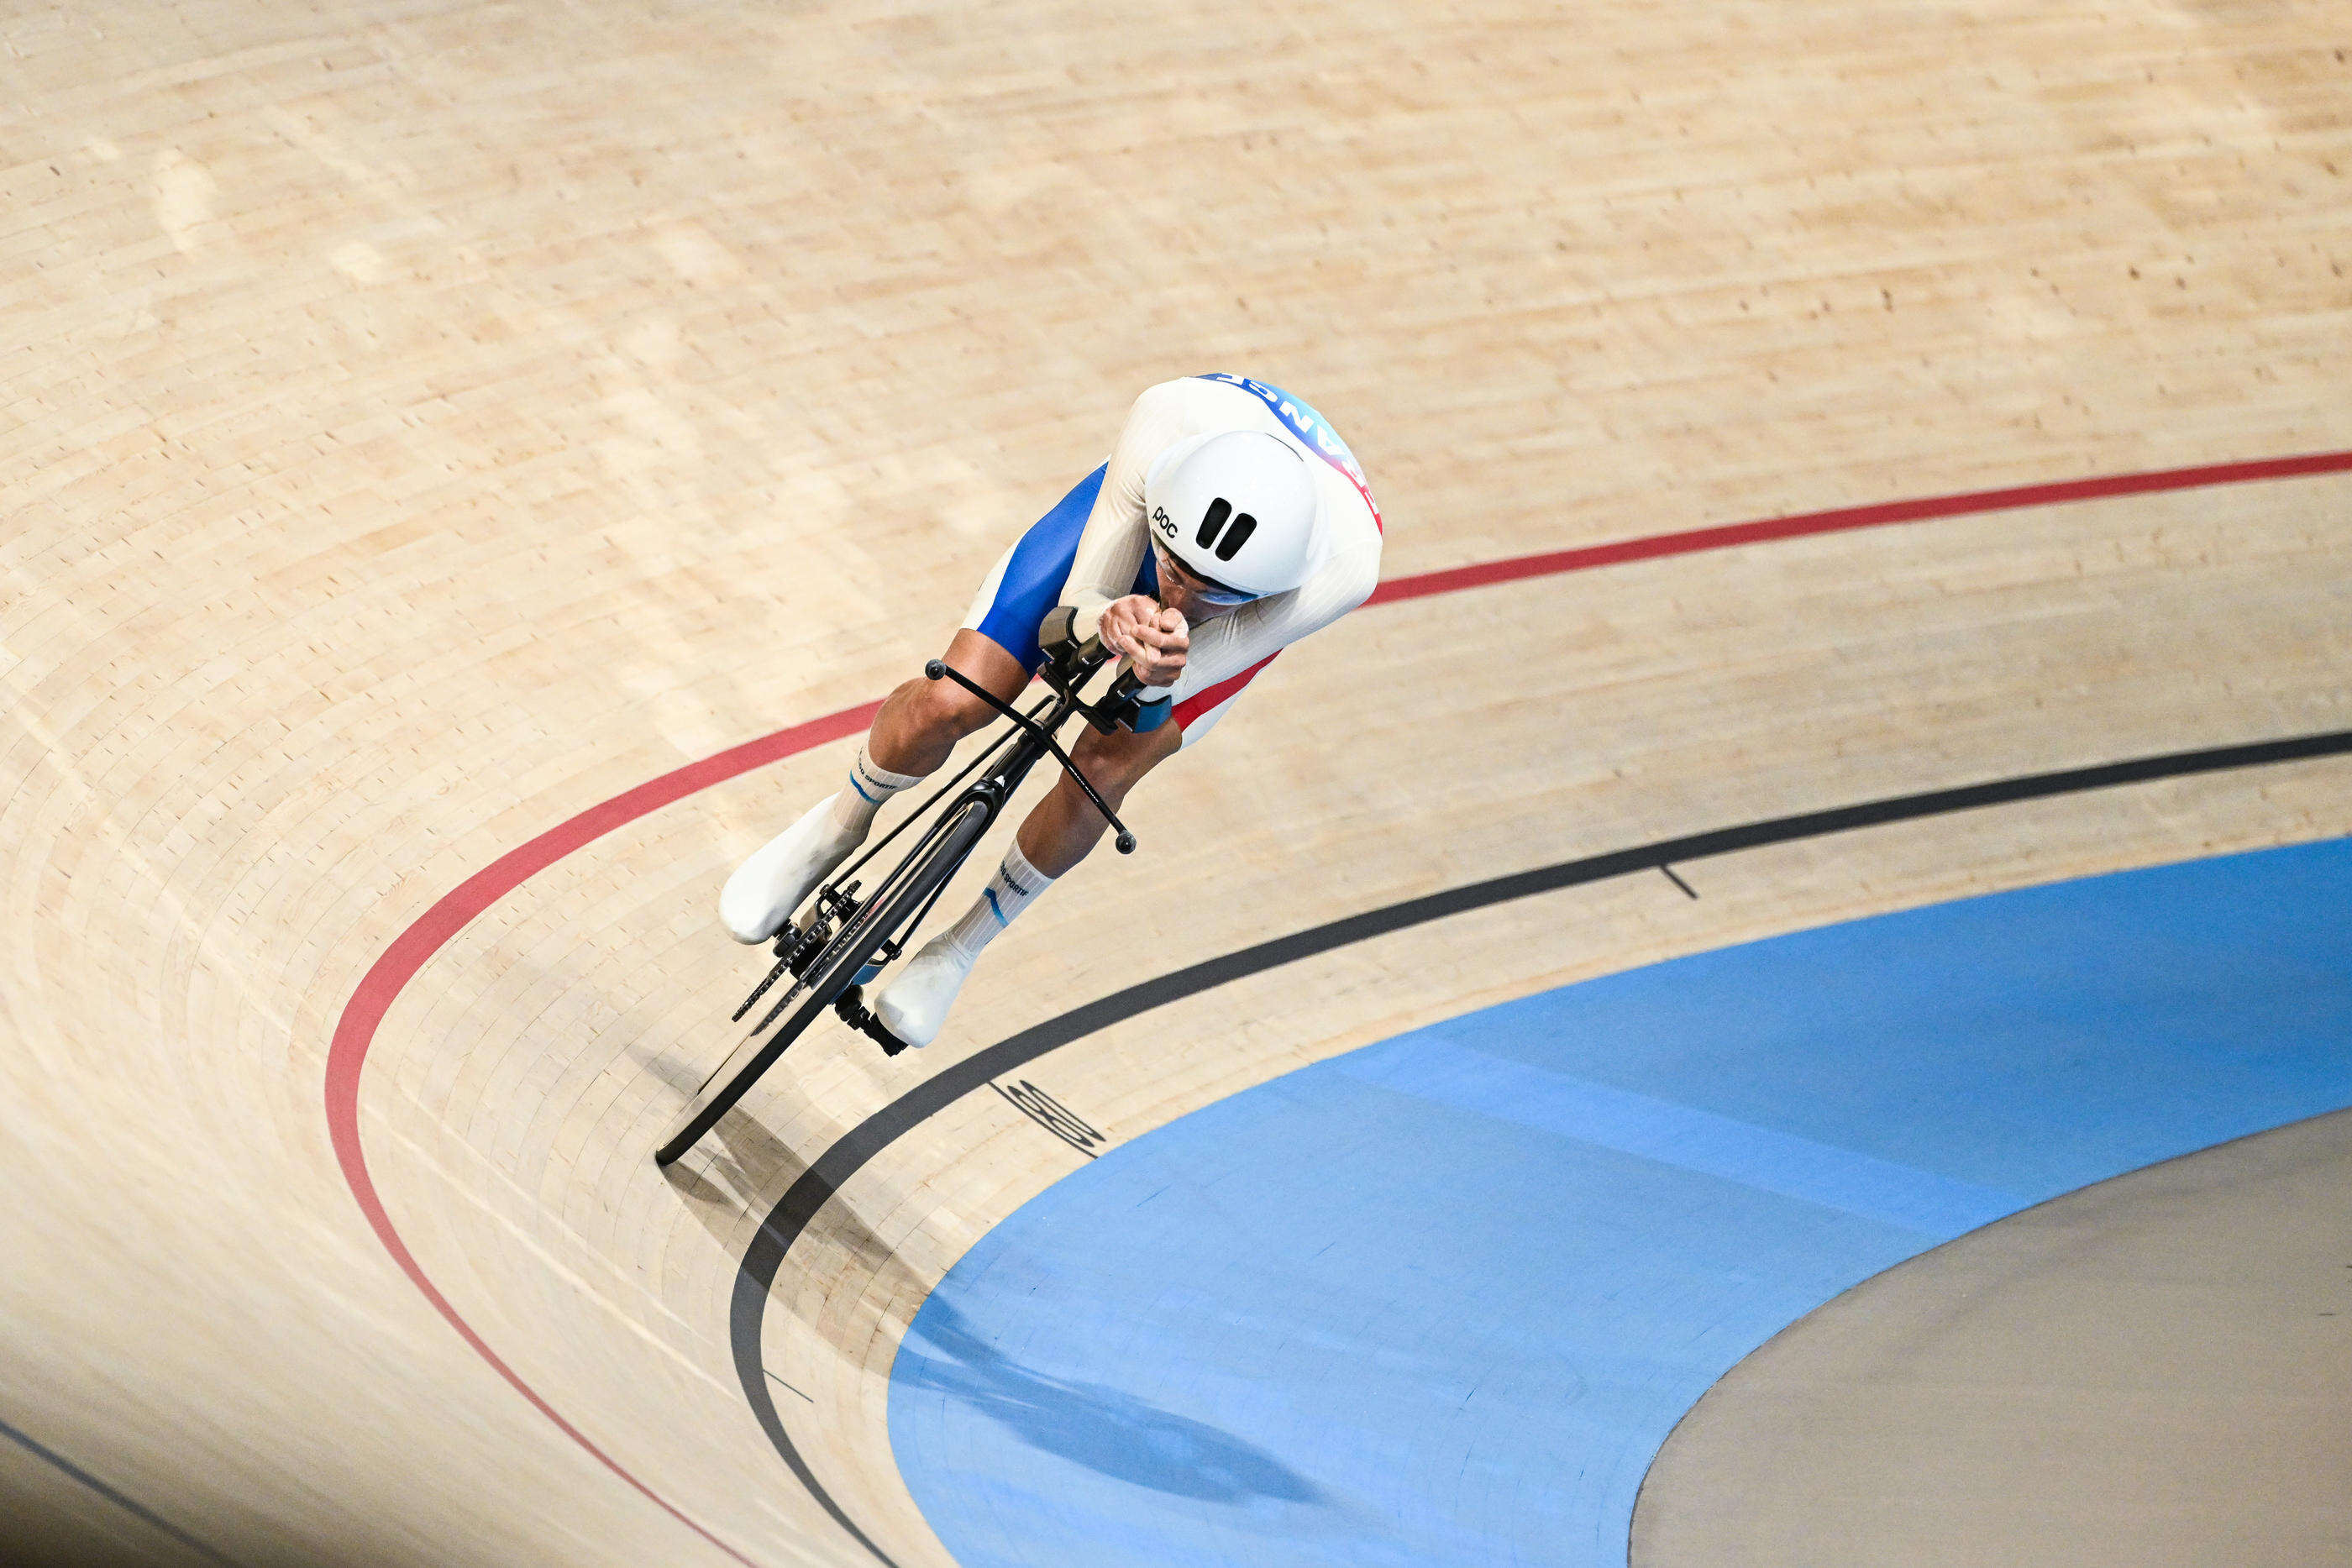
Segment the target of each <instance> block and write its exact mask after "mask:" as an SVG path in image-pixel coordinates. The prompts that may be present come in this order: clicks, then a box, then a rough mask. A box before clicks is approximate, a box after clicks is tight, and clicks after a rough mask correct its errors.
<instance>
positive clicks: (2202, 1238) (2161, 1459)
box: [1633, 1112, 2352, 1568]
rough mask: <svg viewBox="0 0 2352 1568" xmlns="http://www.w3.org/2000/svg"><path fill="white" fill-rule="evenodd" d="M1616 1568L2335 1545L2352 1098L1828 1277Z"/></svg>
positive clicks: (1670, 1454) (2342, 1502)
mask: <svg viewBox="0 0 2352 1568" xmlns="http://www.w3.org/2000/svg"><path fill="white" fill-rule="evenodd" d="M2347 1563H2352V1112H2339V1113H2336V1114H2334V1115H2331V1116H2324V1117H2320V1118H2317V1119H2315V1120H2313V1121H2310V1122H2305V1123H2302V1124H2297V1125H2294V1126H2292V1127H2285V1128H2282V1129H2279V1130H2278V1131H2275V1132H2272V1133H2267V1134H2262V1135H2261V1136H2259V1137H2254V1138H2249V1139H2245V1140H2242V1141H2241V1142H2239V1143H2235V1144H2231V1145H2224V1146H2222V1147H2221V1148H2217V1149H2209V1150H2206V1151H2204V1152H2203V1153H2201V1154H2197V1155H2189V1156H2188V1157H2186V1158H2183V1159H2179V1160H2175V1161H2172V1162H2170V1163H2168V1164H2166V1165H2161V1166H2151V1167H2149V1168H2147V1169H2146V1170H2141V1171H2136V1172H2133V1173H2132V1174H2130V1175H2128V1176H2119V1177H2117V1178H2116V1180H2114V1181H2110V1182H2105V1183H2102V1184H2101V1185H2099V1186H2095V1187H2090V1188H2086V1189H2084V1191H2082V1192H2078V1193H2074V1194H2072V1195H2070V1196H2068V1197H2063V1198H2060V1199H2058V1200H2056V1201H2054V1202H2052V1203H2049V1204H2045V1205H2043V1206H2042V1207H2039V1208H2036V1209H2032V1210H2030V1211H2028V1212H2026V1213H2023V1214H2020V1215H2017V1216H2015V1217H2013V1218H2009V1219H2006V1220H2003V1221H2001V1222H2000V1223H1999V1224H1996V1225H1992V1226H1989V1227H1987V1228H1985V1229H1983V1230H1980V1231H1977V1232H1975V1233H1974V1234H1972V1235H1969V1236H1966V1237H1963V1238H1961V1239H1959V1240H1958V1241H1955V1242H1953V1243H1951V1244H1950V1245H1948V1246H1946V1247H1943V1248H1939V1249H1937V1250H1936V1251H1933V1252H1930V1253H1927V1254H1925V1255H1923V1256H1921V1257H1919V1258H1917V1259H1916V1260H1912V1261H1911V1262H1908V1263H1906V1264H1904V1265H1902V1266H1901V1267H1899V1268H1896V1269H1894V1270H1889V1271H1888V1272H1886V1273H1885V1274H1883V1275H1881V1276H1879V1277H1878V1278H1877V1279H1874V1280H1872V1281H1868V1282H1866V1283H1864V1284H1863V1285H1861V1286H1859V1287H1857V1288H1856V1289H1854V1290H1853V1291H1849V1292H1847V1293H1846V1294H1845V1295H1843V1296H1842V1297H1840V1298H1839V1299H1838V1300H1836V1301H1832V1302H1831V1303H1830V1304H1829V1305H1828V1306H1826V1307H1823V1308H1822V1310H1820V1311H1819V1312H1814V1313H1812V1314H1811V1316H1809V1317H1807V1318H1805V1319H1804V1320H1802V1321H1801V1322H1798V1323H1796V1324H1795V1325H1794V1326H1792V1327H1790V1329H1788V1330H1787V1331H1786V1332H1784V1333H1781V1334H1780V1335H1779V1336H1778V1337H1776V1338H1775V1339H1773V1340H1772V1341H1771V1343H1769V1344H1767V1345H1765V1346H1764V1347H1763V1348H1762V1349H1760V1350H1759V1351H1757V1352H1756V1353H1755V1354H1753V1355H1750V1356H1749V1357H1748V1359H1747V1360H1746V1361H1745V1362H1743V1363H1741V1364H1740V1365H1739V1366H1738V1367H1737V1368H1735V1369H1734V1370H1733V1371H1732V1372H1731V1374H1730V1375H1728V1376H1727V1377H1726V1378H1725V1379H1724V1380H1723V1381H1722V1382H1721V1383H1720V1384H1718V1385H1717V1386H1716V1387H1715V1388H1714V1389H1712V1390H1711V1391H1710V1392H1709V1393H1708V1394H1707V1396H1706V1398H1705V1399H1703V1400H1701V1401H1700V1402H1699V1404H1698V1405H1697V1406H1696V1407H1695V1408H1694V1409H1693V1410H1692V1412H1691V1413H1690V1415H1689V1416H1686V1417H1685V1419H1684V1421H1683V1423H1682V1425H1681V1426H1680V1427H1678V1428H1677V1429H1676V1430H1675V1434H1674V1436H1673V1437H1671V1438H1670V1439H1669V1440H1668V1441H1667V1443H1666V1446H1665V1448H1664V1449H1663V1450H1662V1451H1661V1452H1660V1454H1659V1456H1658V1458H1657V1461H1656V1463H1655V1464H1654V1466H1653V1467H1652V1469H1651V1471H1650V1475H1649V1479H1648V1480H1647V1482H1646V1483H1645V1484H1644V1486H1643V1492H1642V1497H1641V1501H1640V1504H1639V1506H1638V1508H1637V1510H1636V1512H1635V1516H1634V1523H1633V1564H1634V1568H1717V1565H1721V1568H1732V1565H1734V1564H1737V1565H1738V1568H1800V1565H1801V1568H1862V1565H1864V1564H1869V1565H1872V1568H1879V1565H1884V1568H1940V1565H1945V1564H1952V1565H1958V1564H1971V1565H1974V1564H1987V1565H1990V1564H2000V1565H2001V1568H2027V1565H2033V1564H2048V1565H2050V1568H2102V1565H2105V1564H2115V1565H2117V1568H2122V1565H2125V1564H2129V1565H2131V1568H2159V1565H2167V1564H2180V1565H2183V1568H2188V1565H2190V1564H2194V1565H2196V1568H2222V1565H2227V1568H2267V1565H2276V1568H2325V1565H2329V1564H2337V1565H2340V1564H2347Z"/></svg>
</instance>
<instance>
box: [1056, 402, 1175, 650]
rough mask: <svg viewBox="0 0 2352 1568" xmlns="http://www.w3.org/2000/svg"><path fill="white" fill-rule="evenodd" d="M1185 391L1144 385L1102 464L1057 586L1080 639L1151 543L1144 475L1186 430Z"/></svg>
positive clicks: (1119, 594)
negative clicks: (1072, 613)
mask: <svg viewBox="0 0 2352 1568" xmlns="http://www.w3.org/2000/svg"><path fill="white" fill-rule="evenodd" d="M1184 392H1185V383H1184V382H1161V383H1160V385H1158V386H1156V387H1147V388H1146V389H1144V392H1143V395H1142V396H1141V397H1139V398H1137V399H1136V400H1135V406H1134V407H1132V408H1130V409H1129V410H1128V411H1127V423H1126V424H1125V425H1124V426H1123V427H1122V428H1121V429H1120V431H1119V433H1118V445H1117V446H1115V447H1113V448H1112V449H1111V455H1110V461H1109V463H1108V464H1107V465H1105V470H1106V471H1105V473H1104V474H1103V484H1102V491H1101V493H1100V494H1099V495H1097V496H1096V497H1095V506H1094V510H1093V511H1091V512H1089V513H1087V526H1086V529H1085V531H1084V532H1083V533H1081V534H1079V536H1078V551H1077V554H1076V557H1075V558H1073V559H1072V560H1071V562H1070V576H1069V580H1067V581H1066V583H1064V584H1063V586H1062V600H1061V601H1062V602H1063V603H1064V604H1066V605H1068V606H1070V607H1071V608H1072V609H1074V610H1076V612H1077V621H1076V632H1077V635H1078V637H1079V638H1080V639H1081V640H1083V639H1085V638H1087V637H1091V636H1093V635H1094V634H1095V632H1096V630H1097V628H1098V627H1099V626H1100V625H1101V624H1102V612H1103V609H1104V607H1105V606H1106V605H1108V604H1109V603H1110V601H1112V600H1114V599H1119V598H1123V597H1124V596H1125V595H1126V594H1127V593H1128V591H1129V590H1130V589H1131V588H1132V587H1133V586H1134V584H1135V574H1136V573H1137V572H1139V571H1140V570H1143V556H1144V552H1145V551H1146V550H1147V549H1150V545H1149V543H1148V542H1147V540H1146V537H1145V535H1144V531H1143V477H1144V475H1145V474H1146V473H1148V472H1149V471H1150V467H1151V460H1152V459H1153V458H1155V457H1157V456H1159V455H1160V454H1161V453H1162V452H1165V451H1166V450H1167V449H1168V448H1169V447H1170V446H1171V445H1173V444H1176V443H1177V442H1179V441H1181V440H1182V439H1183V438H1184V437H1185V436H1186V435H1188V434H1191V428H1190V426H1189V424H1188V423H1187V422H1186V419H1185V396H1184Z"/></svg>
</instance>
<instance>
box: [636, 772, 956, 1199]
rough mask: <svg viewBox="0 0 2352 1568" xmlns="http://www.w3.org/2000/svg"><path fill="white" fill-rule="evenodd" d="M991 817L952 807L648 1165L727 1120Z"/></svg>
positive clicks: (716, 1077)
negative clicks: (788, 1008)
mask: <svg viewBox="0 0 2352 1568" xmlns="http://www.w3.org/2000/svg"><path fill="white" fill-rule="evenodd" d="M995 815H996V812H995V810H994V809H993V808H992V806H991V805H990V804H989V803H988V802H987V801H985V800H964V801H962V802H961V803H959V804H958V805H957V806H956V808H955V810H954V814H953V815H952V816H951V817H950V819H949V820H948V821H946V822H945V823H944V824H943V825H942V826H941V827H940V831H937V832H935V833H931V834H929V835H927V836H926V841H925V842H924V843H923V845H922V846H921V847H920V848H919V849H918V851H917V852H916V853H915V855H914V856H913V858H912V859H911V860H909V861H908V863H907V864H905V865H903V866H901V867H900V868H899V869H898V872H897V873H895V874H894V875H893V876H892V877H891V879H890V880H889V881H888V882H887V883H884V884H883V885H882V887H881V888H880V889H878V890H877V892H876V894H875V895H874V897H873V898H872V899H870V900H868V901H867V903H866V907H865V908H863V909H861V910H859V911H858V912H857V915H856V918H855V919H853V920H851V921H850V923H849V924H848V925H845V926H844V927H843V928H842V931H841V935H840V936H836V937H835V938H834V939H833V941H832V942H831V943H830V944H829V945H828V946H826V947H825V950H824V952H823V953H820V954H818V955H817V958H816V962H814V964H812V965H810V966H809V970H808V989H807V990H806V991H805V992H803V994H802V997H801V1001H800V1005H799V1006H798V1007H796V1008H794V1009H793V1010H792V1012H791V1013H790V1014H788V1015H787V1016H786V1017H785V1019H784V1021H783V1023H782V1026H780V1027H779V1028H778V1029H777V1030H776V1031H775V1032H774V1033H773V1034H771V1035H769V1036H768V1037H767V1038H766V1039H765V1040H762V1039H761V1038H760V1035H759V1032H758V1031H757V1030H754V1031H752V1032H751V1034H750V1035H748V1036H746V1037H745V1038H744V1040H743V1042H742V1043H741V1044H740V1045H738V1046H737V1047H736V1048H735V1049H734V1050H733V1051H731V1052H730V1053H729V1054H728V1057H727V1060H726V1061H722V1062H720V1063H719V1071H716V1072H714V1073H712V1074H711V1075H710V1076H709V1078H707V1079H705V1080H704V1081H703V1084H702V1087H701V1088H700V1089H698V1090H697V1091H696V1092H695V1095H694V1098H693V1100H692V1101H690V1102H688V1105H687V1107H686V1111H685V1113H683V1114H682V1115H680V1116H679V1118H678V1119H677V1123H676V1124H674V1125H673V1126H672V1127H671V1129H670V1134H669V1137H668V1139H667V1141H666V1142H665V1143H664V1144H663V1145H662V1146H661V1147H660V1148H658V1149H656V1150H655V1151H654V1163H655V1164H656V1165H663V1166H667V1165H668V1164H670V1163H671V1162H672V1161H674V1160H676V1159H677V1157H678V1156H679V1155H683V1154H684V1153H686V1151H687V1150H688V1149H690V1148H692V1147H694V1145H695V1144H696V1142H697V1141H698V1140H699V1139H700V1138H701V1136H702V1134H705V1133H707V1132H709V1131H710V1129H711V1128H712V1127H714V1126H716V1125H717V1124H718V1122H719V1117H721V1116H724V1115H725V1114H727V1113H728V1112H729V1111H730V1109H732V1108H733V1106H734V1104H735V1102H737V1101H738V1100H740V1099H741V1098H743V1096H744V1094H745V1093H746V1092H749V1091H750V1089H751V1085H752V1084H754V1083H757V1082H759V1081H760V1075H761V1073H763V1072H765V1071H768V1069H769V1068H770V1067H772V1066H773V1065H774V1064H775V1061H776V1058H778V1057H780V1056H782V1054H783V1053H784V1048H785V1047H786V1046H788V1045H790V1044H792V1043H793V1041H794V1040H798V1039H799V1038H800V1037H801V1034H802V1031H803V1030H806V1029H807V1028H808V1027H809V1025H811V1024H813V1023H814V1022H815V1021H816V1020H817V1019H818V1018H819V1017H821V1016H822V1015H823V1014H824V1010H825V1009H827V1008H829V1007H831V1006H832V1005H833V1003H834V998H836V997H838V996H840V995H841V993H842V992H844V991H845V990H847V989H848V988H849V987H850V985H851V984H852V983H853V982H854V981H856V978H857V977H858V973H859V971H861V970H863V969H864V968H865V967H866V965H867V963H868V962H870V961H871V960H872V958H873V956H874V955H875V953H876V952H877V950H879V949H880V947H881V946H882V944H883V943H884V942H885V941H887V940H888V938H889V936H890V934H891V933H892V932H894V931H897V930H898V928H899V927H900V926H901V925H905V924H906V923H907V922H908V920H909V919H911V918H912V917H913V916H914V915H915V914H916V913H917V912H918V911H919V910H921V909H922V907H923V905H924V904H925V903H926V902H927V901H928V900H929V898H930V896H931V895H932V894H935V893H937V892H938V891H939V890H940V885H941V884H942V883H945V882H946V881H947V880H948V879H949V878H950V877H951V876H953V875H955V873H956V872H957V871H958V870H959V869H961V867H962V865H963V862H964V857H966V856H967V855H969V854H971V847H972V845H974V844H975V843H978V842H979V841H980V836H981V834H982V833H984V832H986V831H988V824H989V822H990V821H991V820H992V819H993V818H994V817H995Z"/></svg>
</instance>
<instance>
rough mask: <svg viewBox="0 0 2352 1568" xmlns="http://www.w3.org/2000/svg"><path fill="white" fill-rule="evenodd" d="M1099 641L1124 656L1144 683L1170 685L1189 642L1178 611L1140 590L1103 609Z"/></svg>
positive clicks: (1189, 644)
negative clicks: (1162, 604) (1163, 607)
mask: <svg viewBox="0 0 2352 1568" xmlns="http://www.w3.org/2000/svg"><path fill="white" fill-rule="evenodd" d="M1101 634H1102V644H1103V646H1104V647H1105V648H1107V649H1108V650H1109V651H1110V652H1112V653H1117V654H1118V655H1119V656H1120V657H1121V658H1124V659H1126V660H1127V661H1128V662H1129V665H1130V666H1132V668H1133V669H1134V671H1135V678H1136V679H1137V680H1139V681H1141V682H1142V683H1143V684H1144V685H1147V686H1172V685H1175V684H1176V677H1177V676H1178V675H1181V674H1183V673H1184V655H1185V653H1187V652H1188V651H1189V650H1190V649H1191V648H1192V636H1191V633H1190V632H1188V631H1187V629H1186V627H1185V625H1184V617H1183V615H1182V613H1181V612H1178V611H1174V610H1167V609H1162V608H1161V607H1160V601H1158V600H1156V599H1150V598H1147V597H1145V596H1144V595H1143V594H1140V593H1130V594H1129V595H1128V596H1127V597H1126V598H1125V599H1115V600H1113V601H1111V602H1110V603H1109V605H1108V606H1107V607H1106V608H1105V609H1104V611H1103V612H1102V627H1101Z"/></svg>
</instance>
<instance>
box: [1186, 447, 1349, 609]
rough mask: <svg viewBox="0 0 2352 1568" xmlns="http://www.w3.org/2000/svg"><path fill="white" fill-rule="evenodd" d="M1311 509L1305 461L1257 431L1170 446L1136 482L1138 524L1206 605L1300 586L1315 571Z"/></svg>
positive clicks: (1316, 508) (1318, 555) (1313, 501)
mask: <svg viewBox="0 0 2352 1568" xmlns="http://www.w3.org/2000/svg"><path fill="white" fill-rule="evenodd" d="M1320 510H1321V508H1320V503H1319V502H1318V499H1317V497H1316V492H1315V476H1314V475H1313V474H1311V473H1309V472H1308V471H1307V459H1306V458H1305V457H1303V456H1301V455H1299V452H1298V449H1297V447H1294V446H1292V445H1291V444H1289V443H1288V442H1286V441H1285V440H1283V439H1282V438H1281V437H1280V436H1278V435H1270V434H1267V433H1265V431H1262V430H1228V431H1223V432H1219V433H1217V434H1210V435H1195V436H1193V437H1192V438H1191V439H1190V440H1187V441H1180V442H1178V443H1177V444H1175V445H1173V446H1171V447H1170V448H1169V449H1168V450H1167V451H1165V452H1163V453H1161V454H1160V455H1159V457H1158V458H1157V459H1155V460H1154V461H1153V463H1152V465H1151V469H1150V473H1149V474H1147V475H1146V476H1144V481H1143V519H1144V526H1145V527H1146V528H1149V529H1150V534H1151V538H1152V539H1153V540H1154V541H1155V542H1156V543H1157V544H1158V545H1159V546H1160V548H1161V549H1165V550H1166V551H1167V552H1168V553H1169V554H1170V555H1172V556H1174V557H1175V558H1176V559H1177V561H1178V562H1179V563H1180V564H1181V565H1182V566H1183V568H1184V570H1186V571H1189V572H1191V573H1192V575H1193V576H1194V577H1197V578H1199V579H1201V580H1202V582H1204V583H1205V584H1207V586H1208V589H1209V591H1208V592H1206V593H1204V594H1203V595H1202V597H1204V598H1206V599H1207V600H1208V601H1210V602H1211V603H1213V604H1243V603H1246V602H1248V601H1250V600H1253V599H1261V598H1264V597H1265V595H1267V594H1269V593H1286V592H1288V591H1290V590H1292V589H1294V588H1297V586H1298V585H1299V584H1300V583H1302V582H1305V581H1306V580H1307V578H1308V577H1310V576H1311V575H1313V573H1314V571H1315V569H1316V568H1318V567H1319V566H1321V565H1322V564H1323V562H1322V543H1323V541H1322V537H1321V528H1320V524H1319V517H1320Z"/></svg>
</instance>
